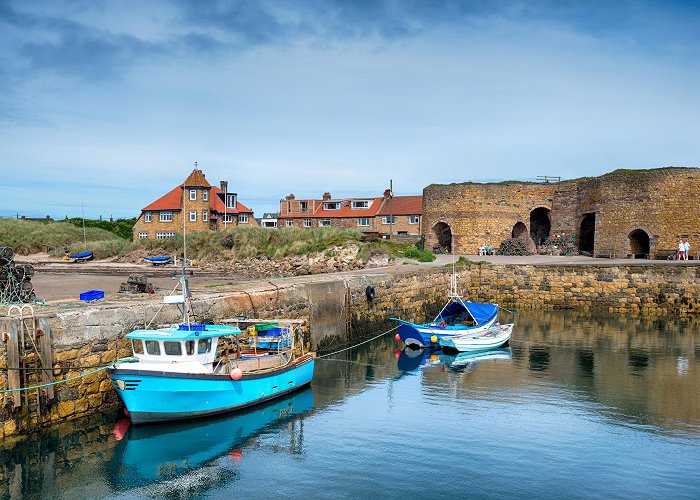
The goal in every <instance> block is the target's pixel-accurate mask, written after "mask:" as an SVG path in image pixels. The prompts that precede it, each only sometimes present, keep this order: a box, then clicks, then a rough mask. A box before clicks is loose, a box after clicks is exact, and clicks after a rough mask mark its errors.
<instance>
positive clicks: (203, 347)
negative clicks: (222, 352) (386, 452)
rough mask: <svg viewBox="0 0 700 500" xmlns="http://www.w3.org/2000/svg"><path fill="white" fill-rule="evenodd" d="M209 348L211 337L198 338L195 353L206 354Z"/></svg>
mask: <svg viewBox="0 0 700 500" xmlns="http://www.w3.org/2000/svg"><path fill="white" fill-rule="evenodd" d="M210 350H211V339H210V338H209V339H199V342H198V343H197V354H206V353H208V352H209V351H210Z"/></svg>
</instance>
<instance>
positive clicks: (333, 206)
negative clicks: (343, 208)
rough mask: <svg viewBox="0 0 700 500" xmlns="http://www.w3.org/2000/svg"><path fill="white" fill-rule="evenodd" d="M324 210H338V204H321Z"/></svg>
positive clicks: (330, 202) (329, 202)
mask: <svg viewBox="0 0 700 500" xmlns="http://www.w3.org/2000/svg"><path fill="white" fill-rule="evenodd" d="M323 209H324V210H340V202H338V201H327V202H326V203H324V204H323Z"/></svg>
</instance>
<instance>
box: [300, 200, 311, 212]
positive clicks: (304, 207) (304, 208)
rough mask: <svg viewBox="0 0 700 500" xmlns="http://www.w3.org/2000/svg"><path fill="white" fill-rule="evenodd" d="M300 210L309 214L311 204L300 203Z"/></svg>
mask: <svg viewBox="0 0 700 500" xmlns="http://www.w3.org/2000/svg"><path fill="white" fill-rule="evenodd" d="M299 210H300V211H302V212H308V211H309V202H307V201H300V202H299Z"/></svg>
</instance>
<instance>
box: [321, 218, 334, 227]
mask: <svg viewBox="0 0 700 500" xmlns="http://www.w3.org/2000/svg"><path fill="white" fill-rule="evenodd" d="M318 226H319V227H331V220H330V219H321V220H319V221H318Z"/></svg>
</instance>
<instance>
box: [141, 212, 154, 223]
mask: <svg viewBox="0 0 700 500" xmlns="http://www.w3.org/2000/svg"><path fill="white" fill-rule="evenodd" d="M152 220H153V214H152V213H151V212H148V213H145V214H143V221H144V222H151V221H152Z"/></svg>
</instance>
